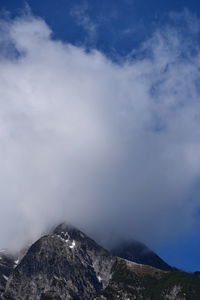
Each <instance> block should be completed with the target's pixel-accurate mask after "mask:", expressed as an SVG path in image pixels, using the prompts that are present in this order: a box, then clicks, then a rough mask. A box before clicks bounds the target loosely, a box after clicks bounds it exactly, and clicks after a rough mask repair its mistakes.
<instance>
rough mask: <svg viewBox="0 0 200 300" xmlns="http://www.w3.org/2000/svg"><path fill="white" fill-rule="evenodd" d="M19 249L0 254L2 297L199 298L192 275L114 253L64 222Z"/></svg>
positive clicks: (198, 286) (199, 285)
mask: <svg viewBox="0 0 200 300" xmlns="http://www.w3.org/2000/svg"><path fill="white" fill-rule="evenodd" d="M139 250H140V251H139ZM139 250H138V251H139V253H140V254H141V248H140V249H139ZM22 252H23V254H22V255H21V257H22V256H23V257H22V258H20V260H18V259H16V257H12V256H9V255H8V254H6V253H5V254H0V257H1V259H0V283H1V293H0V298H1V299H2V300H110V299H113V300H115V299H120V300H127V299H130V300H132V299H141V300H156V299H158V300H186V299H190V300H195V299H200V278H199V277H198V276H195V275H194V274H189V273H186V272H180V271H177V270H176V271H175V270H172V271H164V270H161V269H158V268H155V267H151V266H149V265H143V264H138V263H135V262H132V261H130V260H126V259H123V258H119V257H114V256H112V255H111V254H110V253H109V252H108V251H107V250H105V249H104V248H102V247H101V246H99V245H98V244H97V243H96V242H95V241H94V240H92V239H90V238H89V237H88V236H86V235H85V234H84V233H83V232H81V231H79V230H77V229H75V228H74V227H72V226H69V225H66V224H61V225H59V226H58V227H57V228H56V229H55V230H53V231H52V232H51V233H50V234H47V235H45V236H43V237H41V238H40V239H39V240H38V241H37V242H36V243H34V244H33V245H32V246H31V247H30V248H29V249H28V251H27V252H26V251H25V252H24V251H22ZM138 255H139V254H138ZM18 257H19V256H18ZM129 258H131V260H132V259H133V257H132V256H131V257H130V256H129ZM156 258H157V257H156ZM161 261H162V260H161ZM150 262H151V261H150ZM159 262H160V261H159ZM3 279H4V281H3ZM1 280H2V281H1Z"/></svg>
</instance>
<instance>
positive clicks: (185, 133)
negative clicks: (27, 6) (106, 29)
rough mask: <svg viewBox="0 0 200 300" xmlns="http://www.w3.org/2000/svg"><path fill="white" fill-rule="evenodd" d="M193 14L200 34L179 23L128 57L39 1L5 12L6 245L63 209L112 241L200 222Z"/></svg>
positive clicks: (177, 233) (40, 228)
mask: <svg viewBox="0 0 200 300" xmlns="http://www.w3.org/2000/svg"><path fill="white" fill-rule="evenodd" d="M182 18H185V20H187V18H189V20H190V22H189V21H188V22H185V23H186V25H185V26H186V27H187V31H188V32H191V38H192V39H193V44H192V45H191V43H190V41H191V40H190V36H187V37H185V39H184V40H183V36H182V33H180V32H178V31H176V28H173V26H171V27H170V26H168V27H166V28H162V30H159V29H158V30H157V31H156V32H155V34H154V35H153V36H152V37H151V38H150V39H149V40H148V41H146V42H145V43H143V46H142V48H141V50H138V53H137V55H135V56H134V58H133V57H132V58H131V57H130V58H129V57H127V59H125V60H124V61H122V62H121V63H115V62H113V61H112V60H110V59H108V58H106V57H105V55H103V54H102V53H100V52H99V51H97V50H91V51H86V50H85V49H84V46H72V45H70V44H68V43H67V42H62V41H59V40H55V39H53V37H52V32H51V29H50V28H49V27H48V25H47V24H46V23H45V21H44V20H43V19H41V18H38V17H35V16H33V15H31V13H30V12H29V13H28V14H26V15H23V16H21V17H18V18H14V19H12V20H11V19H9V18H7V19H2V20H1V24H0V25H1V40H0V90H1V111H0V122H1V128H0V140H1V145H2V147H1V149H0V163H1V169H0V191H1V199H2V203H1V212H0V225H1V226H0V235H1V241H0V246H1V247H8V248H15V249H16V248H19V247H21V246H22V245H23V244H24V243H25V242H26V241H27V240H34V239H36V238H37V237H39V236H40V234H41V232H44V231H45V230H46V228H47V227H49V226H52V224H57V223H58V222H60V221H61V220H63V219H64V220H68V221H69V222H71V223H72V224H75V225H76V226H78V227H79V228H81V229H82V230H84V231H85V232H87V233H88V234H91V236H93V237H95V238H96V239H97V240H98V241H101V242H102V243H103V244H104V245H111V244H115V243H116V242H117V241H119V240H120V239H121V238H122V237H123V238H127V239H130V238H134V239H136V240H137V239H138V240H141V241H144V242H146V243H148V244H150V245H153V244H156V243H158V241H160V243H162V242H169V241H170V240H173V239H177V238H178V237H181V236H183V235H187V234H188V233H189V232H190V231H191V230H193V229H194V228H197V227H196V226H197V225H198V214H197V212H198V209H199V188H198V185H197V182H198V180H199V175H200V164H199V160H200V151H199V149H200V142H199V141H200V139H199V125H200V124H199V120H200V118H199V111H200V107H199V106H200V104H199V100H198V99H199V86H198V84H197V82H198V80H199V67H200V66H199V51H198V49H197V47H196V44H195V41H196V39H197V36H198V32H199V31H198V30H199V29H198V28H199V23H198V20H196V19H195V20H194V22H195V24H196V25H195V31H194V26H193V23H192V22H193V17H192V15H188V14H185V15H184V14H183V15H182ZM144 53H145V55H144ZM7 220H10V222H7ZM169 220H170V221H169ZM5 224H7V225H6V226H4V225H5ZM13 224H14V226H13ZM102 224H103V225H102ZM158 224H159V226H158ZM105 228H106V230H105Z"/></svg>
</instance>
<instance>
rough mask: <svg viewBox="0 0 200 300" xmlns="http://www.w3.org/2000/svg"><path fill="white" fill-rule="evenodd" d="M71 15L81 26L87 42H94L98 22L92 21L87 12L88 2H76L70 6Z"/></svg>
mask: <svg viewBox="0 0 200 300" xmlns="http://www.w3.org/2000/svg"><path fill="white" fill-rule="evenodd" d="M71 15H72V17H74V19H75V21H76V23H77V24H78V25H79V26H81V27H82V28H83V29H84V31H85V32H86V34H87V42H88V43H89V44H92V45H93V44H95V42H96V38H97V27H98V24H97V23H94V22H93V21H92V19H91V18H90V16H89V13H88V4H87V2H83V3H82V4H79V5H78V4H76V5H74V6H73V7H72V8H71Z"/></svg>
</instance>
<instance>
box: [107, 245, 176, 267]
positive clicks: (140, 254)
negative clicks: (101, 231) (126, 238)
mask: <svg viewBox="0 0 200 300" xmlns="http://www.w3.org/2000/svg"><path fill="white" fill-rule="evenodd" d="M111 253H112V254H113V255H115V256H119V257H121V258H124V259H127V260H130V261H133V262H136V263H138V264H143V265H149V266H152V267H155V268H158V269H161V270H165V271H170V270H172V269H173V268H172V267H171V266H170V265H168V264H167V263H166V262H165V261H164V260H162V259H161V258H160V257H159V256H158V255H157V254H155V253H154V252H153V251H151V250H150V249H149V248H147V247H146V246H145V245H144V244H142V243H139V242H137V241H132V242H126V243H121V244H119V245H118V246H116V247H115V248H114V249H112V250H111Z"/></svg>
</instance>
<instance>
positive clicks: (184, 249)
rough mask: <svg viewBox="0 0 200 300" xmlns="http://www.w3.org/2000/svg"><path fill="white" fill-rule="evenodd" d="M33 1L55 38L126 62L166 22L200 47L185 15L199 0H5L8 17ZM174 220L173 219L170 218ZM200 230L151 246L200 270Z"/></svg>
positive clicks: (196, 10)
mask: <svg viewBox="0 0 200 300" xmlns="http://www.w3.org/2000/svg"><path fill="white" fill-rule="evenodd" d="M27 4H28V5H29V7H30V9H31V12H32V13H33V14H34V15H35V16H39V17H41V18H42V19H44V20H45V21H46V23H47V24H48V26H49V27H50V28H51V30H52V32H53V39H54V40H62V41H63V42H66V43H70V44H73V45H75V46H78V47H84V48H86V49H87V50H91V49H98V50H99V51H100V52H102V53H104V54H105V55H106V56H107V57H109V58H110V59H111V60H112V61H117V62H123V61H124V60H127V57H134V55H137V54H138V51H137V49H139V48H140V47H141V45H142V44H143V43H144V42H145V41H146V40H148V39H149V38H150V37H151V36H152V35H153V33H154V32H155V31H157V30H158V29H159V30H162V28H165V27H166V26H173V28H174V29H175V30H177V32H178V33H179V34H180V36H182V37H183V36H184V35H185V37H186V40H187V41H188V43H190V44H191V45H190V50H191V51H196V50H195V49H197V48H198V47H199V45H200V43H199V41H200V39H199V37H200V32H199V31H198V30H197V31H195V30H194V31H193V33H191V30H190V31H189V30H188V28H187V26H185V19H183V18H181V17H180V15H181V14H182V12H183V11H185V12H187V13H188V12H189V13H191V14H192V16H193V20H198V18H200V2H199V1H194V0H192V1H186V0H180V1H171V0H170V1H159V0H157V1H156V0H149V1H144V0H109V1H108V0H101V1H99V0H90V1H89V0H88V1H86V0H85V1H80V0H79V1H78V0H77V1H74V0H48V1H47V0H29V1H28V0H27V1H26V3H25V2H24V1H22V0H15V1H13V0H0V8H1V11H2V16H3V17H4V18H5V14H6V12H8V13H9V14H10V17H11V18H15V17H16V16H21V15H22V14H23V12H24V10H27ZM174 16H176V17H174ZM192 24H193V25H194V24H195V22H193V23H192ZM192 34H193V35H194V36H193V35H192ZM193 38H194V39H193ZM181 51H182V52H181V55H180V57H182V58H184V55H185V52H184V46H183V49H182V50H181ZM140 55H141V52H140ZM143 55H145V52H144V53H143ZM180 57H179V59H180ZM173 63H175V62H173ZM194 194H195V192H193V194H192V195H193V196H194ZM194 197H195V196H194ZM178 214H179V212H178V211H177V215H178ZM197 218H198V217H197ZM168 221H169V223H170V222H171V220H170V218H169V219H168ZM173 222H174V221H173ZM174 224H175V223H174ZM198 224H199V223H198ZM158 226H159V224H158ZM199 229H200V228H199V226H196V227H195V229H194V230H193V231H192V232H189V233H188V234H185V235H184V234H183V236H182V237H181V238H180V239H178V240H176V239H172V240H170V239H168V240H167V242H166V243H164V242H163V241H162V243H161V244H160V243H159V242H156V243H152V245H151V246H152V247H153V248H154V250H155V251H157V252H158V253H159V255H161V257H163V258H164V259H165V260H166V261H167V262H168V263H170V264H172V265H175V266H176V267H179V268H181V269H185V270H188V271H194V270H198V269H200V256H199V249H200V237H199Z"/></svg>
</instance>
